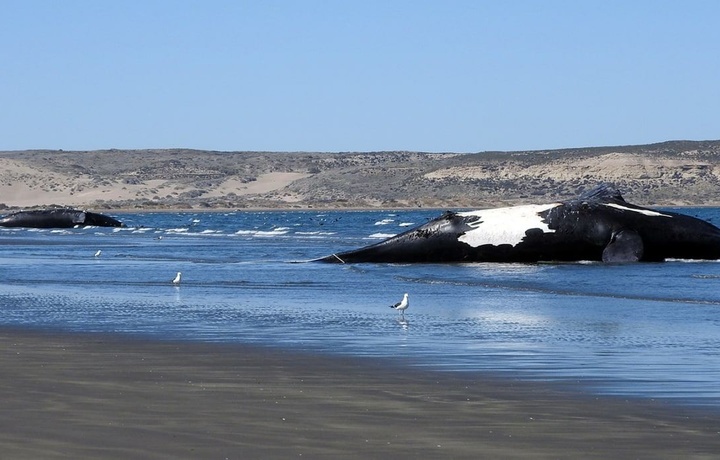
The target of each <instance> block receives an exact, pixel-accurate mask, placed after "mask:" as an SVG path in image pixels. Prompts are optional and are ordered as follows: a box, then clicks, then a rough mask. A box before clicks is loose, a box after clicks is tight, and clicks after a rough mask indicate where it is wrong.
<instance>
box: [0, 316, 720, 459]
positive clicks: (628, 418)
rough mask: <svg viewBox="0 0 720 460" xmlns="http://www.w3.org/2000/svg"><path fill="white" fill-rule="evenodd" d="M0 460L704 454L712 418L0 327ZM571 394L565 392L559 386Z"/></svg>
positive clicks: (191, 347)
mask: <svg viewBox="0 0 720 460" xmlns="http://www.w3.org/2000/svg"><path fill="white" fill-rule="evenodd" d="M0 344H1V349H2V351H3V352H2V353H1V354H0V365H2V368H3V373H2V376H0V395H1V396H2V401H4V403H3V404H4V406H5V407H4V409H5V410H3V411H1V412H0V423H1V424H2V426H3V427H4V429H3V430H2V432H0V443H1V444H2V446H3V453H4V454H5V455H7V456H8V458H16V459H17V458H21V459H22V458H28V459H29V458H46V459H52V458H71V457H73V458H99V457H102V458H118V459H119V458H148V459H150V458H226V457H227V458H243V457H244V458H288V457H299V456H303V457H305V458H483V457H485V458H491V457H492V458H629V457H632V458H711V457H713V455H716V454H717V452H718V451H720V415H718V414H715V413H713V412H711V411H705V410H702V409H697V408H687V407H678V406H675V405H671V404H666V403H663V402H658V401H645V400H637V399H625V398H615V397H595V396H591V395H587V394H582V393H581V392H580V391H577V392H575V391H564V390H563V388H562V387H558V386H553V385H550V384H543V383H538V382H525V381H517V380H513V379H508V378H504V377H497V376H493V375H476V374H473V375H471V376H470V375H462V374H460V375H458V374H448V373H440V372H434V371H431V370H425V369H414V368H405V367H403V368H397V367H394V366H393V364H392V362H384V361H381V360H372V359H365V358H355V357H345V356H336V355H318V354H311V353H304V352H297V351H291V350H283V349H275V348H269V347H268V348H266V347H262V346H255V345H239V344H211V343H196V342H178V341H160V340H152V339H147V338H139V337H134V336H133V337H128V336H122V335H112V334H98V333H71V332H62V331H46V330H35V329H24V328H11V327H0ZM563 386H567V385H563Z"/></svg>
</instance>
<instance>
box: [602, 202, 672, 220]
mask: <svg viewBox="0 0 720 460" xmlns="http://www.w3.org/2000/svg"><path fill="white" fill-rule="evenodd" d="M603 204H604V205H605V206H610V207H611V208H616V209H621V210H623V211H632V212H639V213H640V214H645V215H646V216H651V217H672V216H668V215H667V214H663V213H660V212H657V211H653V210H652V209H635V208H627V207H625V206H623V205H620V204H616V203H603Z"/></svg>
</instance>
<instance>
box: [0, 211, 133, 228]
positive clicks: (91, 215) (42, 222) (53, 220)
mask: <svg viewBox="0 0 720 460" xmlns="http://www.w3.org/2000/svg"><path fill="white" fill-rule="evenodd" d="M78 226H79V227H88V226H95V227H122V226H123V223H122V222H120V221H119V220H117V219H114V218H112V217H109V216H106V215H103V214H98V213H95V212H90V211H81V210H78V209H70V208H60V209H40V210H30V211H17V212H13V213H11V214H7V215H5V216H3V217H2V218H0V227H28V228H73V227H78Z"/></svg>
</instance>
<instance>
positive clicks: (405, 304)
mask: <svg viewBox="0 0 720 460" xmlns="http://www.w3.org/2000/svg"><path fill="white" fill-rule="evenodd" d="M409 306H410V300H408V295H407V292H406V293H405V295H404V296H403V299H402V300H401V301H400V302H398V303H396V304H394V305H390V308H394V309H395V310H398V311H399V312H400V313H401V314H402V315H403V316H405V310H407V309H408V307H409Z"/></svg>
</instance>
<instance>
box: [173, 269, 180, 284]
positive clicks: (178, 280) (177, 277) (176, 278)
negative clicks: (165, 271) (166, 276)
mask: <svg viewBox="0 0 720 460" xmlns="http://www.w3.org/2000/svg"><path fill="white" fill-rule="evenodd" d="M181 277H182V273H180V272H177V275H175V279H174V280H172V282H173V284H180V278H181Z"/></svg>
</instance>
